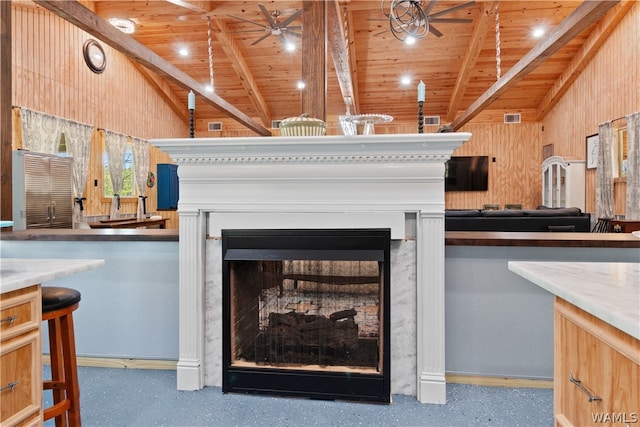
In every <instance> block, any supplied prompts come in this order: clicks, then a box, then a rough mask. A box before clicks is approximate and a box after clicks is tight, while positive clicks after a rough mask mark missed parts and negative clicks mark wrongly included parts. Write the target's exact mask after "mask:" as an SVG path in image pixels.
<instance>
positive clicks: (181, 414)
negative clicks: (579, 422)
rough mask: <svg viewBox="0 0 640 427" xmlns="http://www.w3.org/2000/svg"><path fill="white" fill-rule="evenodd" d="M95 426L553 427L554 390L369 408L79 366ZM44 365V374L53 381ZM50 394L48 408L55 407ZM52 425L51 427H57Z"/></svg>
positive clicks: (399, 400) (397, 400)
mask: <svg viewBox="0 0 640 427" xmlns="http://www.w3.org/2000/svg"><path fill="white" fill-rule="evenodd" d="M78 371H79V372H78V375H79V378H80V390H81V394H80V399H81V402H80V405H81V413H82V424H83V426H85V427H91V426H224V427H226V426H274V427H275V426H292V427H293V426H296V427H303V426H343V427H346V426H368V427H369V426H371V427H372V426H553V424H554V423H553V390H549V389H529V388H503V387H483V386H475V385H463V384H448V385H447V404H446V405H431V404H421V403H419V402H418V401H417V400H416V399H415V398H414V397H409V396H400V395H394V396H393V403H392V404H390V405H384V404H368V403H349V402H334V401H324V400H309V399H296V398H282V397H264V396H256V395H244V394H223V393H222V391H221V389H220V388H219V387H206V388H204V389H203V390H200V391H178V390H176V372H175V371H161V370H142V369H107V368H88V367H79V368H78ZM48 374H49V373H48V366H45V372H44V375H45V377H47V375H48ZM50 400H51V396H50V393H45V404H46V405H48V404H50ZM52 421H53V420H50V421H48V422H47V423H46V426H50V425H54V423H53V422H52Z"/></svg>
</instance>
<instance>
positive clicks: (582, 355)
mask: <svg viewBox="0 0 640 427" xmlns="http://www.w3.org/2000/svg"><path fill="white" fill-rule="evenodd" d="M555 330H556V338H555V346H556V348H555V351H554V354H555V356H554V357H555V361H554V365H555V368H554V406H555V409H554V412H555V414H556V422H557V424H558V425H562V426H570V425H575V426H590V425H593V426H594V425H598V426H602V425H624V424H626V423H637V422H638V416H639V411H640V391H639V390H640V366H639V364H640V345H639V343H638V340H635V339H634V338H633V337H631V336H629V335H627V334H624V333H623V332H621V331H619V330H617V329H615V328H613V327H611V326H609V325H607V324H606V323H604V322H602V321H601V320H600V319H597V318H595V317H593V316H591V315H590V314H588V313H586V312H584V311H582V310H580V309H578V308H576V307H574V306H571V305H570V304H568V303H566V302H564V301H559V302H558V301H557V302H556V313H555ZM571 378H573V382H572V381H571Z"/></svg>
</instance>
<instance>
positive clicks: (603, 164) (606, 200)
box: [596, 122, 613, 219]
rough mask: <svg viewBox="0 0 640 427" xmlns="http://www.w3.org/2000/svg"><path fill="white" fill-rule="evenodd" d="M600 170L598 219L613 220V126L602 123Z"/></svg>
mask: <svg viewBox="0 0 640 427" xmlns="http://www.w3.org/2000/svg"><path fill="white" fill-rule="evenodd" d="M598 140H599V143H598V170H597V172H596V217H597V218H598V219H600V218H606V219H612V218H613V167H612V164H611V163H612V162H611V152H612V151H611V144H612V142H613V125H612V123H611V122H607V123H602V124H601V125H600V127H599V131H598Z"/></svg>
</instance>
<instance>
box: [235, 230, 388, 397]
mask: <svg viewBox="0 0 640 427" xmlns="http://www.w3.org/2000/svg"><path fill="white" fill-rule="evenodd" d="M222 240H223V290H224V291H223V298H224V305H223V306H224V313H223V316H224V322H223V327H224V331H223V341H224V345H225V348H224V349H223V350H224V352H223V353H224V356H223V365H224V366H223V370H224V371H223V391H225V392H250V393H265V394H279V395H294V396H306V397H313V398H326V399H346V400H366V401H382V402H388V401H389V399H390V393H389V390H390V386H389V350H388V349H389V333H388V331H389V313H388V307H389V302H388V295H389V245H390V234H389V231H388V230H361V229H358V230H224V231H223V233H222Z"/></svg>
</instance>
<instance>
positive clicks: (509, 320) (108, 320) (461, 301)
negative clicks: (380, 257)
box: [0, 229, 640, 380]
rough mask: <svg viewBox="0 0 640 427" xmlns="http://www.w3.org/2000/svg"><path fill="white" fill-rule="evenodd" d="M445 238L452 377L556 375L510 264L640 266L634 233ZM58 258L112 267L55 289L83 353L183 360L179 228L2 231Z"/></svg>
mask: <svg viewBox="0 0 640 427" xmlns="http://www.w3.org/2000/svg"><path fill="white" fill-rule="evenodd" d="M445 240H446V247H445V315H446V319H445V329H446V331H445V337H446V340H445V341H446V342H445V344H446V356H445V357H446V371H447V374H452V375H473V376H487V377H500V378H530V379H542V380H549V379H551V378H552V377H553V320H552V319H553V298H552V296H551V294H549V293H548V292H547V291H545V290H543V289H542V288H539V287H537V286H531V282H529V281H528V280H526V279H524V278H522V277H519V276H517V275H514V274H513V272H512V271H510V270H509V269H508V262H509V261H543V262H549V261H554V262H557V261H565V262H587V263H597V262H636V263H637V262H640V238H638V237H635V236H634V235H633V234H631V233H609V234H605V233H544V232H541V233H500V232H466V231H450V232H446V233H445ZM414 241H415V240H414V239H412V238H408V239H407V241H406V242H405V243H406V244H408V245H411V244H412V242H414ZM392 245H396V246H397V245H398V242H395V241H394V242H392ZM53 256H55V257H57V258H60V257H62V256H64V258H68V259H72V258H78V259H80V258H97V259H104V260H105V261H106V262H105V265H104V267H102V268H100V269H98V270H95V271H91V272H87V273H83V276H80V275H78V277H75V276H73V277H69V278H65V279H61V280H60V281H59V282H58V280H56V281H54V282H53V283H51V285H59V286H69V287H73V288H74V289H78V290H79V291H80V292H82V301H83V305H82V308H81V309H80V310H78V313H77V320H78V321H77V322H75V323H76V349H77V352H78V354H79V355H81V356H86V357H98V358H105V357H107V358H122V359H124V360H129V359H139V360H148V359H153V360H170V361H175V360H177V358H178V352H177V348H178V326H177V325H178V323H179V316H178V304H177V301H178V299H179V292H178V287H179V269H180V268H179V239H178V230H177V229H165V230H160V229H78V230H24V231H14V232H5V231H3V232H2V233H0V257H2V258H51V257H53ZM394 268H407V266H399V267H394V266H392V270H393V269H394ZM414 268H415V267H414ZM408 271H409V272H410V271H411V268H409V270H408ZM409 274H411V273H409ZM412 274H415V271H414V272H413V273H412ZM114 310H116V311H117V312H118V316H113V313H114ZM74 316H76V315H75V314H74ZM392 317H393V316H392ZM532 325H535V327H532ZM96 330H100V331H101V333H100V334H96V332H95V331H96ZM150 331H161V332H160V333H150ZM45 344H46V343H45Z"/></svg>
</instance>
